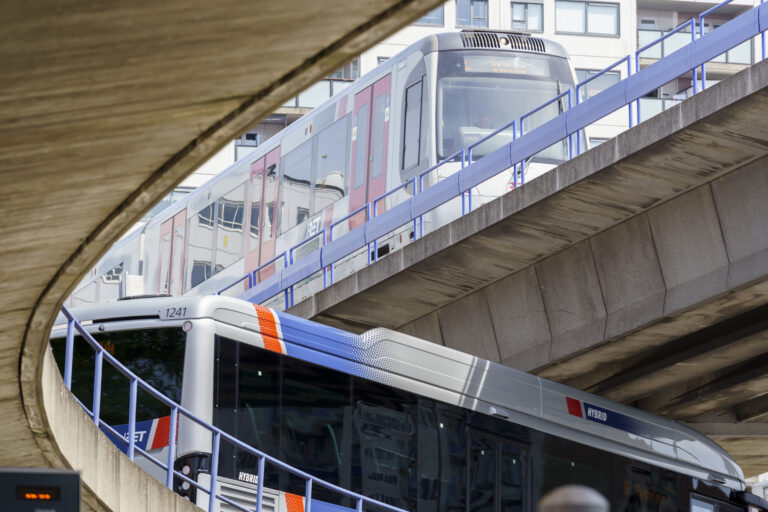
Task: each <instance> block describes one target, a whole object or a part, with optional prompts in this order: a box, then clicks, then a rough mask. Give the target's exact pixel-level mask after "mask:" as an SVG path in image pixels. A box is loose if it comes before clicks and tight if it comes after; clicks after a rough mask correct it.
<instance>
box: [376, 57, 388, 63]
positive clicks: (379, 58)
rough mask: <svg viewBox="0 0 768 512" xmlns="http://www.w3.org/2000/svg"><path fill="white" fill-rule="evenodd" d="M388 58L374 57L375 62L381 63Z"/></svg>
mask: <svg viewBox="0 0 768 512" xmlns="http://www.w3.org/2000/svg"><path fill="white" fill-rule="evenodd" d="M388 60H389V57H381V56H379V57H376V64H383V63H385V62H387V61H388Z"/></svg>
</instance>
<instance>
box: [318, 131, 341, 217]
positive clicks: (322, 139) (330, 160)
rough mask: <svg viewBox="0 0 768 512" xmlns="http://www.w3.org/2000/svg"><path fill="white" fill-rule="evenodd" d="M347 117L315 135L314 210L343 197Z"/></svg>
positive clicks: (321, 208) (319, 209)
mask: <svg viewBox="0 0 768 512" xmlns="http://www.w3.org/2000/svg"><path fill="white" fill-rule="evenodd" d="M348 126H349V118H348V117H344V118H342V119H339V120H338V121H336V122H335V123H333V124H332V125H331V126H329V127H328V128H326V129H325V130H323V131H322V132H320V133H319V134H318V135H317V153H316V155H315V169H316V171H315V212H319V211H321V210H323V209H324V208H325V207H327V206H329V205H331V204H333V203H334V202H336V201H337V200H339V199H341V198H342V197H344V188H345V187H344V185H345V179H346V175H347V168H348V167H347V155H348V153H349V151H348V148H347V144H348V141H349V137H348V135H347V131H348Z"/></svg>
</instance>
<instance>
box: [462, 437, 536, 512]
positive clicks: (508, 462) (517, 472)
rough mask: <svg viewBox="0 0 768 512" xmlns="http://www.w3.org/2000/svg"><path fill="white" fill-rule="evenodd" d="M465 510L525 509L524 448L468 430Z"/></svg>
mask: <svg viewBox="0 0 768 512" xmlns="http://www.w3.org/2000/svg"><path fill="white" fill-rule="evenodd" d="M468 450H469V474H468V475H467V479H468V482H467V494H468V496H467V503H468V506H467V511H468V512H518V511H522V510H527V509H526V507H527V506H528V504H527V495H528V492H527V489H528V485H527V482H528V481H529V479H528V477H527V475H528V468H527V467H526V466H527V464H526V462H527V457H526V453H525V449H524V448H523V447H522V446H519V445H517V444H515V443H513V442H511V441H509V440H507V439H504V438H503V437H499V436H495V435H493V434H489V433H486V432H482V431H478V430H473V429H471V430H470V431H469V447H468Z"/></svg>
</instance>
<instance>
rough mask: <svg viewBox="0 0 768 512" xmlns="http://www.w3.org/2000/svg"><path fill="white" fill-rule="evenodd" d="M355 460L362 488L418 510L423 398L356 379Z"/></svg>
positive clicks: (379, 497)
mask: <svg viewBox="0 0 768 512" xmlns="http://www.w3.org/2000/svg"><path fill="white" fill-rule="evenodd" d="M353 387H354V391H353V403H354V405H355V417H354V424H355V428H354V430H353V432H354V434H353V436H354V437H353V442H354V444H355V447H354V450H355V451H356V452H358V453H359V458H358V459H357V461H356V462H355V464H359V465H360V467H359V471H358V470H357V469H354V468H353V469H352V474H353V475H356V474H359V475H360V477H361V480H362V481H361V482H360V487H359V488H358V492H361V493H362V494H363V495H365V496H370V497H372V498H374V499H378V500H381V501H384V502H386V503H389V504H391V505H394V506H396V507H400V508H404V509H406V510H414V509H415V507H414V505H415V503H414V499H413V498H415V497H416V485H417V484H416V480H417V469H416V461H417V455H416V454H417V444H416V443H417V434H416V430H417V425H416V418H417V414H418V410H417V407H418V399H417V398H416V397H415V396H414V395H412V394H411V393H408V392H407V391H402V390H398V389H395V388H391V387H389V386H385V385H383V384H379V383H376V382H371V381H367V380H363V379H357V378H356V379H354V381H353Z"/></svg>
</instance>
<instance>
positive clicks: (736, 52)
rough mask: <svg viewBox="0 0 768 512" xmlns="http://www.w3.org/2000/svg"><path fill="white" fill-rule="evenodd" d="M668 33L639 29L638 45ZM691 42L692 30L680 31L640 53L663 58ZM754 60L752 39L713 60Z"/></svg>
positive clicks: (645, 43) (748, 62) (643, 57)
mask: <svg viewBox="0 0 768 512" xmlns="http://www.w3.org/2000/svg"><path fill="white" fill-rule="evenodd" d="M666 33H667V31H664V30H649V29H639V30H638V31H637V47H638V48H642V47H643V46H645V45H647V44H649V43H651V42H653V41H656V40H657V39H659V38H660V37H662V36H663V35H664V34H666ZM690 42H691V32H690V30H688V31H680V32H677V33H675V34H672V35H671V36H669V37H668V38H667V39H665V40H664V41H662V42H661V44H657V45H655V46H652V47H651V48H648V49H647V50H645V51H644V52H642V53H641V54H640V58H641V59H661V58H664V57H666V56H667V55H669V54H671V53H673V52H675V51H677V50H679V49H680V48H682V47H683V46H685V45H687V44H688V43H690ZM754 61H755V59H754V51H753V49H752V41H751V40H750V41H745V42H743V43H742V44H740V45H738V46H736V47H734V48H731V49H730V50H728V51H727V52H725V53H723V54H722V55H719V56H718V57H715V58H714V59H712V61H711V62H720V63H725V64H753V63H754Z"/></svg>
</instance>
